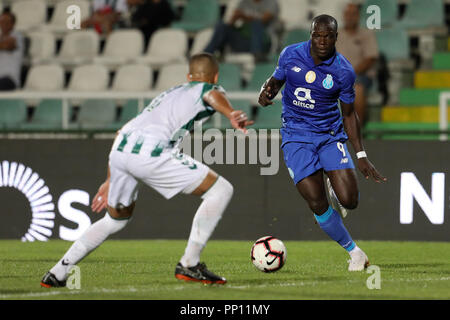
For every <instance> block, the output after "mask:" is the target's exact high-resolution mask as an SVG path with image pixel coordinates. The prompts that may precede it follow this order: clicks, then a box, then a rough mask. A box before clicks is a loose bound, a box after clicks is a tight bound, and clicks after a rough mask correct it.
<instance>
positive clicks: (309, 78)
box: [305, 70, 316, 83]
mask: <svg viewBox="0 0 450 320" xmlns="http://www.w3.org/2000/svg"><path fill="white" fill-rule="evenodd" d="M305 80H306V82H308V83H313V82H314V81H315V80H316V73H315V72H314V71H312V70H309V71H308V72H307V73H306V75H305Z"/></svg>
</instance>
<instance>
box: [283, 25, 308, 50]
mask: <svg viewBox="0 0 450 320" xmlns="http://www.w3.org/2000/svg"><path fill="white" fill-rule="evenodd" d="M309 36H310V34H309V30H306V29H294V30H291V31H289V32H288V33H287V34H286V36H285V38H284V40H283V48H284V47H287V46H289V45H291V44H294V43H299V42H303V41H308V40H309Z"/></svg>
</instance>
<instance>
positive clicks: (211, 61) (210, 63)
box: [189, 52, 219, 75]
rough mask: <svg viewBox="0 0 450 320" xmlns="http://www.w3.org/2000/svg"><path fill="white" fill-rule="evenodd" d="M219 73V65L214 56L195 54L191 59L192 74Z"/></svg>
mask: <svg viewBox="0 0 450 320" xmlns="http://www.w3.org/2000/svg"><path fill="white" fill-rule="evenodd" d="M218 71H219V63H218V62H217V59H216V57H215V56H214V55H212V54H210V53H207V52H201V53H197V54H194V55H193V56H192V57H191V58H190V59H189V72H190V73H204V74H213V75H214V74H216V73H217V72H218Z"/></svg>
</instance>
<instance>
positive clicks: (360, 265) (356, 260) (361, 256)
mask: <svg viewBox="0 0 450 320" xmlns="http://www.w3.org/2000/svg"><path fill="white" fill-rule="evenodd" d="M350 257H351V259H350V260H348V262H349V265H348V271H363V270H364V269H365V268H367V267H368V266H369V258H367V255H366V254H365V253H364V251H362V250H361V249H360V248H359V247H355V248H354V249H353V250H352V251H350Z"/></svg>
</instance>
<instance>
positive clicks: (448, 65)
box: [432, 52, 450, 71]
mask: <svg viewBox="0 0 450 320" xmlns="http://www.w3.org/2000/svg"><path fill="white" fill-rule="evenodd" d="M432 66H433V69H434V70H447V71H448V70H450V52H436V53H435V54H433V64H432Z"/></svg>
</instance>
